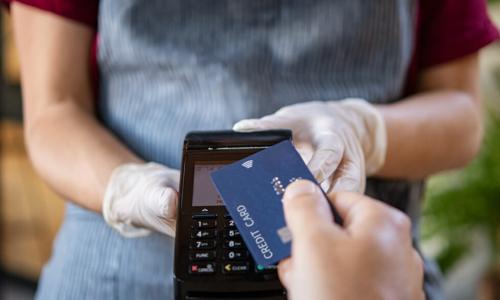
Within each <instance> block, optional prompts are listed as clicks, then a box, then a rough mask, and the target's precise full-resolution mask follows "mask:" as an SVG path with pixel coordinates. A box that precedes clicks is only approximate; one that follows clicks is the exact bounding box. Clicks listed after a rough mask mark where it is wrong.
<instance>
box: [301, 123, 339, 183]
mask: <svg viewBox="0 0 500 300" xmlns="http://www.w3.org/2000/svg"><path fill="white" fill-rule="evenodd" d="M313 144H314V148H315V151H314V154H313V156H312V158H311V160H310V161H309V163H308V164H307V166H308V167H309V170H310V171H311V173H312V174H313V176H314V178H316V180H317V181H318V182H319V183H322V182H323V181H324V180H326V179H328V178H330V177H331V176H332V175H333V173H334V172H335V170H336V169H337V167H338V166H339V164H340V162H341V160H342V156H343V155H344V145H343V143H342V140H341V139H340V138H339V137H338V136H337V135H336V134H335V133H333V132H329V131H323V132H318V133H316V134H314V136H313Z"/></svg>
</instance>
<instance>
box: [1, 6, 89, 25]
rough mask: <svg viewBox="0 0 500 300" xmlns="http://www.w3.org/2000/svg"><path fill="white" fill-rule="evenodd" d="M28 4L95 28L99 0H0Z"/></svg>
mask: <svg viewBox="0 0 500 300" xmlns="http://www.w3.org/2000/svg"><path fill="white" fill-rule="evenodd" d="M15 1H17V2H20V3H23V4H26V5H30V6H33V7H36V8H39V9H42V10H45V11H48V12H51V13H54V14H56V15H59V16H61V17H65V18H68V19H71V20H73V21H76V22H79V23H82V24H84V25H87V26H90V27H91V28H93V29H95V30H97V10H98V6H99V0H0V3H4V4H6V5H7V6H9V5H10V4H11V3H12V2H15Z"/></svg>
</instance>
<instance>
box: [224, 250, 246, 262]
mask: <svg viewBox="0 0 500 300" xmlns="http://www.w3.org/2000/svg"><path fill="white" fill-rule="evenodd" d="M247 258H248V252H247V251H246V250H226V251H225V252H224V259H226V260H244V259H247Z"/></svg>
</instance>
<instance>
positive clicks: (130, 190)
mask: <svg viewBox="0 0 500 300" xmlns="http://www.w3.org/2000/svg"><path fill="white" fill-rule="evenodd" d="M179 177H180V175H179V171H178V170H174V169H170V168H167V167H165V166H163V165H160V164H157V163H146V164H135V163H130V164H124V165H121V166H119V167H117V168H116V169H115V170H114V171H113V173H112V174H111V178H110V180H109V182H108V186H107V188H106V193H105V195H104V202H103V209H102V210H103V215H104V219H105V220H106V222H107V223H108V224H109V225H110V226H111V227H113V228H114V229H116V230H117V231H118V232H120V233H121V234H122V235H123V236H126V237H140V236H145V235H148V234H149V233H150V230H155V231H158V232H161V233H163V234H166V235H169V236H172V237H173V236H175V222H176V216H177V201H178V196H177V190H178V189H179Z"/></svg>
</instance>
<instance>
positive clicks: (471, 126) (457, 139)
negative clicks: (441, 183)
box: [376, 54, 482, 179]
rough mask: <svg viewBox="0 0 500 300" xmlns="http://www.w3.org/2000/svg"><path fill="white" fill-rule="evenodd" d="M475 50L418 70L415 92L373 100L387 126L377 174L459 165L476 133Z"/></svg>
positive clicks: (471, 150)
mask: <svg viewBox="0 0 500 300" xmlns="http://www.w3.org/2000/svg"><path fill="white" fill-rule="evenodd" d="M478 77H479V76H478V54H473V55H469V56H467V57H464V58H461V59H458V60H455V61H452V62H450V63H446V64H442V65H438V66H436V67H433V68H430V69H428V70H425V71H423V72H422V73H421V75H420V78H419V81H418V91H419V93H417V94H415V95H413V96H410V97H408V98H406V99H403V101H400V102H397V103H395V104H388V105H378V106H377V107H378V108H379V110H380V111H381V112H382V115H383V117H384V119H385V122H386V127H387V139H388V141H387V142H388V144H387V155H386V161H385V164H384V166H383V167H382V169H380V170H379V171H378V172H377V174H376V175H377V176H381V177H391V178H408V179H418V178H423V177H425V176H428V175H431V174H434V173H436V172H439V171H442V170H446V169H452V168H457V167H462V166H464V165H465V164H467V163H468V162H469V161H470V160H471V159H472V158H474V156H475V155H476V153H477V152H478V150H479V148H480V143H481V137H482V114H481V101H480V98H479V83H478Z"/></svg>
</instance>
